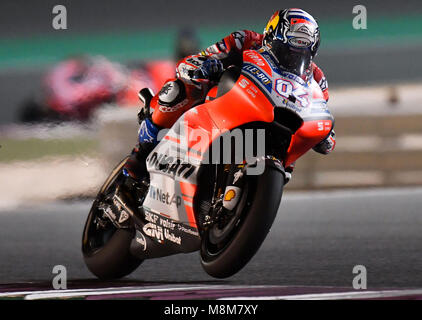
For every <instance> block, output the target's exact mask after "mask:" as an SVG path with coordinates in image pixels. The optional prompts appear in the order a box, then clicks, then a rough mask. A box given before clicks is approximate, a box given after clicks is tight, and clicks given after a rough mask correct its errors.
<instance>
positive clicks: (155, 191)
mask: <svg viewBox="0 0 422 320" xmlns="http://www.w3.org/2000/svg"><path fill="white" fill-rule="evenodd" d="M148 196H149V197H150V198H152V199H153V200H157V201H160V202H162V203H164V204H166V205H169V206H170V205H172V204H175V205H176V207H177V208H179V206H180V205H181V204H182V197H180V196H178V195H176V194H170V193H168V192H165V191H163V190H162V189H160V188H157V187H154V186H150V188H149V193H148Z"/></svg>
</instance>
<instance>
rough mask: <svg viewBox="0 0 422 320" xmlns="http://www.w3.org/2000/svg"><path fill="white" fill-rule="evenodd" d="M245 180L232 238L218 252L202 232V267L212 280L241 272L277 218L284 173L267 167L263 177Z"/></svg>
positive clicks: (250, 177) (207, 232)
mask: <svg viewBox="0 0 422 320" xmlns="http://www.w3.org/2000/svg"><path fill="white" fill-rule="evenodd" d="M247 179H248V180H247V184H248V185H247V190H248V191H247V195H245V197H246V199H245V200H244V202H245V205H244V207H243V208H242V212H241V213H240V215H239V218H238V221H236V227H235V228H234V229H233V231H232V232H231V238H230V239H229V240H228V241H226V242H225V243H224V244H222V248H221V249H218V248H216V247H215V246H213V245H212V244H211V242H212V241H210V239H209V237H210V234H209V231H206V232H205V233H204V238H203V241H202V246H201V264H202V267H203V269H204V270H205V271H206V272H207V273H208V274H209V275H211V276H212V277H215V278H227V277H230V276H232V275H234V274H235V273H237V272H238V271H240V270H241V269H242V268H243V267H244V266H245V265H246V264H247V263H248V262H249V261H250V259H252V257H253V256H254V255H255V253H256V252H257V251H258V249H259V248H260V246H261V244H262V243H263V242H264V240H265V238H266V236H267V234H268V232H269V231H270V228H271V226H272V224H273V222H274V219H275V217H276V215H277V211H278V208H279V205H280V201H281V197H282V193H283V185H284V176H283V174H282V173H281V172H280V171H279V170H277V169H275V168H273V167H272V166H266V168H265V171H264V173H263V174H262V175H259V176H247ZM241 204H242V200H240V203H239V205H241Z"/></svg>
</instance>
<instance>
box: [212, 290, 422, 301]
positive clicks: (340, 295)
mask: <svg viewBox="0 0 422 320" xmlns="http://www.w3.org/2000/svg"><path fill="white" fill-rule="evenodd" d="M408 295H422V289H415V290H386V291H351V292H336V293H311V294H297V295H294V294H293V295H285V296H259V297H228V298H220V299H218V300H341V299H371V298H394V297H402V296H408Z"/></svg>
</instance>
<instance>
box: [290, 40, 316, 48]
mask: <svg viewBox="0 0 422 320" xmlns="http://www.w3.org/2000/svg"><path fill="white" fill-rule="evenodd" d="M289 44H291V45H292V46H294V47H296V48H307V47H309V46H310V45H311V41H310V40H308V39H305V38H290V39H289Z"/></svg>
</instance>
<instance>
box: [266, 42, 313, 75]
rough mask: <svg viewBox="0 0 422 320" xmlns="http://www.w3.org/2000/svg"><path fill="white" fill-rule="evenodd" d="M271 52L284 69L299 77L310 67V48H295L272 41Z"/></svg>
mask: <svg viewBox="0 0 422 320" xmlns="http://www.w3.org/2000/svg"><path fill="white" fill-rule="evenodd" d="M270 51H271V52H272V53H273V55H274V57H275V58H276V59H277V60H278V63H279V64H280V66H281V67H282V68H283V69H285V70H286V71H288V72H291V73H294V74H296V75H298V76H302V75H303V74H304V73H305V72H306V70H307V69H308V68H309V67H310V64H311V59H312V54H311V50H309V48H294V47H292V46H290V45H288V44H285V43H283V42H282V41H277V40H276V41H272V43H271V49H270Z"/></svg>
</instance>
